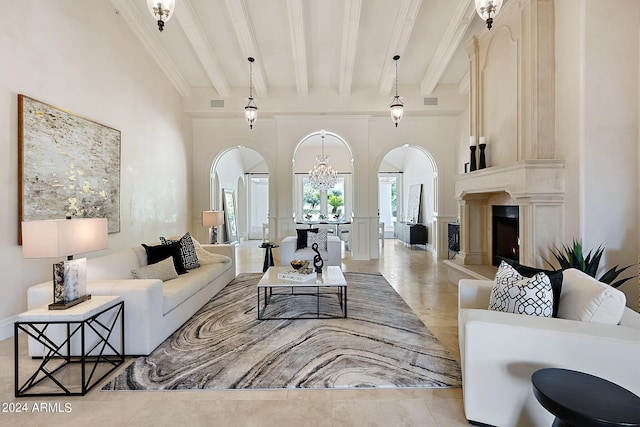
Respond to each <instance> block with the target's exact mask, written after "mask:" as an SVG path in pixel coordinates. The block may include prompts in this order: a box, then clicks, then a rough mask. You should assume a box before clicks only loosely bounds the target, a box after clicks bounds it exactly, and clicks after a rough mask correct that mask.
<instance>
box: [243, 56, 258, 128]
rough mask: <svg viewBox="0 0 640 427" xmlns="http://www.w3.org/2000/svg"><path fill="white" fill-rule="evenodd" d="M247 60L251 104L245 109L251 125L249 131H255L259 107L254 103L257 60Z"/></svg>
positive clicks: (246, 117)
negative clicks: (254, 78) (254, 64)
mask: <svg viewBox="0 0 640 427" xmlns="http://www.w3.org/2000/svg"><path fill="white" fill-rule="evenodd" d="M247 60H248V61H249V103H248V104H247V106H246V107H244V117H245V119H247V122H248V123H249V129H253V124H254V123H255V122H256V120H257V119H258V107H257V106H256V103H255V102H253V61H255V59H253V58H252V57H249V58H247Z"/></svg>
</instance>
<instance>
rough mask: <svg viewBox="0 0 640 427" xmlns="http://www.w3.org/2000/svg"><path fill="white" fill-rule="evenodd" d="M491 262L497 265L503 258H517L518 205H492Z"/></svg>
mask: <svg viewBox="0 0 640 427" xmlns="http://www.w3.org/2000/svg"><path fill="white" fill-rule="evenodd" d="M491 211H492V215H491V218H492V220H491V222H492V230H493V232H492V243H493V244H492V248H493V250H492V257H491V260H492V263H493V265H494V266H496V267H497V266H499V265H500V262H501V261H502V260H503V259H511V260H514V261H518V260H519V255H520V229H519V224H518V223H519V218H520V208H519V207H518V206H497V205H494V206H492V209H491Z"/></svg>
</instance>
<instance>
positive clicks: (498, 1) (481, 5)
mask: <svg viewBox="0 0 640 427" xmlns="http://www.w3.org/2000/svg"><path fill="white" fill-rule="evenodd" d="M475 2H476V12H477V13H478V15H479V16H480V18H482V19H483V20H484V21H486V20H487V19H488V18H493V17H495V16H496V15H497V14H498V12H500V8H501V7H502V0H475Z"/></svg>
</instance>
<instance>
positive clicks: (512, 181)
mask: <svg viewBox="0 0 640 427" xmlns="http://www.w3.org/2000/svg"><path fill="white" fill-rule="evenodd" d="M503 191H504V192H506V193H508V194H509V195H510V196H511V197H513V198H514V199H518V198H522V197H553V196H560V197H562V198H564V160H521V161H519V162H516V163H512V164H509V165H504V166H493V167H490V168H486V169H480V170H477V171H473V172H469V173H465V174H461V175H457V176H456V177H455V197H456V198H457V199H464V198H465V196H467V195H469V194H478V193H499V192H503Z"/></svg>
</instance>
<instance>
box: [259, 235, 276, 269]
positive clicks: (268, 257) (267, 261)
mask: <svg viewBox="0 0 640 427" xmlns="http://www.w3.org/2000/svg"><path fill="white" fill-rule="evenodd" d="M278 246H279V245H274V244H273V243H269V242H264V243H262V244H261V245H260V247H261V248H263V249H264V265H263V266H262V272H263V273H264V272H266V271H267V270H268V269H269V267H273V265H274V264H273V253H271V249H273V248H277V247H278Z"/></svg>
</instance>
